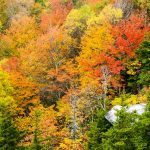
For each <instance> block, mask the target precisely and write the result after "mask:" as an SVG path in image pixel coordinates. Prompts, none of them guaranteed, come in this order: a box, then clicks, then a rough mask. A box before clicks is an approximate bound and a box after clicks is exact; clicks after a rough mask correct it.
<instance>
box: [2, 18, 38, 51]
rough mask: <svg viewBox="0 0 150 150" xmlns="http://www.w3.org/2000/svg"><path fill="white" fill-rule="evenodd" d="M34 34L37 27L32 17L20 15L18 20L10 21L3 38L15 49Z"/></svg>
mask: <svg viewBox="0 0 150 150" xmlns="http://www.w3.org/2000/svg"><path fill="white" fill-rule="evenodd" d="M36 36H37V27H36V23H35V20H34V18H30V17H22V18H21V19H20V20H19V21H13V22H12V24H11V26H10V28H9V29H8V30H6V35H4V37H3V38H4V40H5V41H6V42H8V44H10V45H11V47H12V48H15V49H16V48H19V47H22V46H25V45H26V44H27V43H28V42H30V41H31V40H32V39H34V38H35V37H36Z"/></svg>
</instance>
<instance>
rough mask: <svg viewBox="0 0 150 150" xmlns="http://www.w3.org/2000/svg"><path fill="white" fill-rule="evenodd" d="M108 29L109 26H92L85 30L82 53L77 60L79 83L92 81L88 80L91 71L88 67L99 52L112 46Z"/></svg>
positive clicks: (105, 50) (111, 38)
mask: <svg viewBox="0 0 150 150" xmlns="http://www.w3.org/2000/svg"><path fill="white" fill-rule="evenodd" d="M110 29H111V25H110V24H105V25H99V26H96V27H95V26H94V27H91V28H90V29H89V30H87V32H86V33H85V35H84V36H83V38H82V41H81V49H82V51H81V53H80V55H79V57H78V58H77V61H78V63H79V66H78V69H79V72H80V74H81V83H82V81H83V83H82V84H85V82H88V81H89V82H92V81H93V80H91V79H90V78H89V75H90V74H89V71H90V72H91V71H92V70H89V68H90V66H92V64H94V63H95V61H97V59H95V58H96V56H98V55H99V54H100V52H107V51H108V50H109V48H110V46H111V45H112V43H113V37H112V35H111V34H110ZM99 59H101V58H99ZM88 78H89V79H88ZM94 82H95V81H94Z"/></svg>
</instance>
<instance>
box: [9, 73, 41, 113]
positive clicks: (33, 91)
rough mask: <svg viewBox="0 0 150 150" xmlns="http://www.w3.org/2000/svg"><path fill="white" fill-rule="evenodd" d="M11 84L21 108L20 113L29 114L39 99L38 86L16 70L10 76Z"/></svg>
mask: <svg viewBox="0 0 150 150" xmlns="http://www.w3.org/2000/svg"><path fill="white" fill-rule="evenodd" d="M10 81H11V84H12V86H13V88H14V90H15V92H14V93H13V96H14V99H15V100H16V103H17V106H18V108H19V110H20V111H19V112H18V113H19V114H23V115H28V113H29V112H30V111H31V110H30V108H32V107H34V105H36V104H37V102H38V101H39V96H38V92H39V91H38V87H37V86H36V85H35V84H34V83H32V82H30V81H28V80H27V79H26V78H25V77H24V76H23V75H22V74H21V73H19V72H14V73H13V74H11V76H10Z"/></svg>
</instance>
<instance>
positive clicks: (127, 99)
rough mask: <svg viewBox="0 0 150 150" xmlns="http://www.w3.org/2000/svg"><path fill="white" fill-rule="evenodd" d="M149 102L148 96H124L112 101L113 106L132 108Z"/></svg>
mask: <svg viewBox="0 0 150 150" xmlns="http://www.w3.org/2000/svg"><path fill="white" fill-rule="evenodd" d="M146 101H147V97H146V95H142V94H139V95H133V94H132V95H129V94H123V95H121V96H120V97H116V98H115V99H114V100H113V101H112V105H113V106H115V105H122V106H130V105H134V104H138V103H144V102H146Z"/></svg>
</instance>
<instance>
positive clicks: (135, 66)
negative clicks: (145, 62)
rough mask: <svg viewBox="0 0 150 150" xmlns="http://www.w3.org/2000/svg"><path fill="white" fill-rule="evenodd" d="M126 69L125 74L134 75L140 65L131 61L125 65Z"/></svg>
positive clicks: (136, 61)
mask: <svg viewBox="0 0 150 150" xmlns="http://www.w3.org/2000/svg"><path fill="white" fill-rule="evenodd" d="M126 67H127V69H128V71H127V74H129V75H136V74H137V71H138V70H139V69H140V67H141V63H140V62H139V61H138V60H133V61H130V62H128V63H126Z"/></svg>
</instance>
